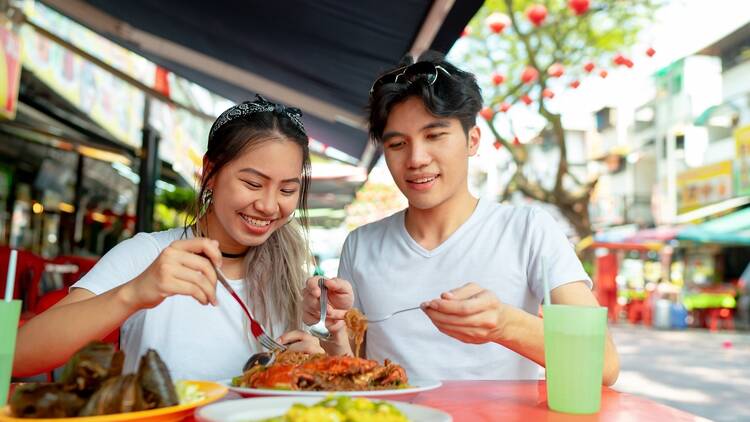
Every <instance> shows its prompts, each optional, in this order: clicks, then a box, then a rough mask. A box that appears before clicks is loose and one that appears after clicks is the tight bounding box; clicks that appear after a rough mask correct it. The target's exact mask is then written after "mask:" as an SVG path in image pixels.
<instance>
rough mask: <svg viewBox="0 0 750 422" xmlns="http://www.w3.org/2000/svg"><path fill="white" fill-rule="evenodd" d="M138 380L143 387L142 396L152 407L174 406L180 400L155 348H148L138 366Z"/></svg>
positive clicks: (165, 366)
mask: <svg viewBox="0 0 750 422" xmlns="http://www.w3.org/2000/svg"><path fill="white" fill-rule="evenodd" d="M138 382H139V383H140V385H141V387H142V388H143V398H144V399H145V401H146V402H147V403H148V405H150V404H154V407H157V408H159V407H167V406H175V405H177V404H178V403H179V402H180V401H179V399H178V398H177V391H176V390H175V388H174V383H173V382H172V377H171V376H170V375H169V370H168V369H167V365H165V364H164V361H163V360H161V357H160V356H159V353H157V352H156V350H153V349H148V351H147V352H146V354H144V355H143V356H142V357H141V363H140V365H139V366H138Z"/></svg>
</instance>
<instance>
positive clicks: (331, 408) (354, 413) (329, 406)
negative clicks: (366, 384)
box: [261, 396, 409, 422]
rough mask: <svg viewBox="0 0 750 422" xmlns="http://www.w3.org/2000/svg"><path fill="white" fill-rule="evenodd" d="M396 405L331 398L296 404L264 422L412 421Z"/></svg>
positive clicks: (357, 399) (345, 397) (342, 397)
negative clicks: (311, 403)
mask: <svg viewBox="0 0 750 422" xmlns="http://www.w3.org/2000/svg"><path fill="white" fill-rule="evenodd" d="M408 421H409V419H407V418H406V416H404V414H403V413H401V412H400V411H399V410H398V409H396V407H395V406H393V405H392V404H389V403H387V402H384V401H372V400H368V399H365V398H360V397H347V396H341V397H329V398H326V399H325V400H323V401H321V402H319V403H316V404H314V405H312V406H306V405H304V404H295V405H293V406H292V407H291V408H290V409H289V411H287V412H286V414H284V415H282V416H278V417H275V418H271V419H264V420H263V421H261V422H408Z"/></svg>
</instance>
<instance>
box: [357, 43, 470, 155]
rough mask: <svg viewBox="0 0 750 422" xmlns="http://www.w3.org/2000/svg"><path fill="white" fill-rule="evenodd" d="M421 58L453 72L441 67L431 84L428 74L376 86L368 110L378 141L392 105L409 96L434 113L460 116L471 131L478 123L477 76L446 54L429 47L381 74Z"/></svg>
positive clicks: (371, 125)
mask: <svg viewBox="0 0 750 422" xmlns="http://www.w3.org/2000/svg"><path fill="white" fill-rule="evenodd" d="M418 62H430V63H432V64H434V65H435V66H440V67H442V68H443V69H444V70H445V71H446V72H447V73H449V74H450V76H448V75H446V74H445V72H443V71H442V70H441V71H437V78H436V79H435V81H434V82H433V83H432V84H430V83H429V81H428V79H427V78H416V79H413V80H412V81H409V82H406V83H385V84H382V85H380V86H377V87H375V89H374V90H373V92H372V93H371V94H370V99H369V102H368V106H367V112H368V114H369V122H370V136H371V137H372V138H373V139H374V140H376V141H377V142H380V141H381V140H382V137H383V130H384V129H385V125H386V123H387V122H388V116H389V114H390V112H391V109H392V108H393V106H394V105H396V104H398V103H401V102H403V101H405V100H406V99H408V98H410V97H417V98H419V99H421V100H422V102H424V104H425V107H427V109H428V110H429V111H430V112H431V113H432V114H434V115H435V116H439V117H455V118H457V119H458V120H459V121H460V122H461V126H462V127H463V129H464V132H467V133H468V131H469V129H471V128H472V127H474V125H476V119H477V113H479V110H480V109H481V108H482V91H481V89H480V88H479V85H478V84H477V80H476V77H474V74H472V73H470V72H465V71H463V70H461V69H459V68H457V67H456V66H454V65H452V64H451V63H449V62H447V61H445V56H444V55H443V54H441V53H439V52H436V51H426V52H425V53H423V54H422V55H421V56H420V57H419V59H418V60H416V61H415V60H414V59H413V58H412V57H411V56H409V55H407V56H406V57H404V59H402V60H401V63H399V65H398V66H397V67H395V68H394V69H392V70H390V71H388V72H384V73H382V74H381V77H382V76H383V75H387V74H389V73H392V72H393V71H394V70H396V69H398V68H400V67H404V66H407V65H409V64H412V63H418ZM378 79H379V78H378Z"/></svg>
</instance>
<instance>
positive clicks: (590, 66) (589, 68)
mask: <svg viewBox="0 0 750 422" xmlns="http://www.w3.org/2000/svg"><path fill="white" fill-rule="evenodd" d="M595 67H596V66H595V65H594V63H593V62H588V63H586V64H585V65H583V70H585V71H586V73H591V72H592V71H593V70H594V68H595Z"/></svg>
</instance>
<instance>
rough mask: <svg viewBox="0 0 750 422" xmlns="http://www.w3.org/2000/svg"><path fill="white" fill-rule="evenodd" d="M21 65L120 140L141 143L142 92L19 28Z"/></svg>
mask: <svg viewBox="0 0 750 422" xmlns="http://www.w3.org/2000/svg"><path fill="white" fill-rule="evenodd" d="M21 39H22V40H23V48H24V54H23V66H24V67H26V68H28V69H29V70H30V71H31V72H33V73H34V75H35V76H36V77H38V78H39V79H40V80H42V81H43V82H44V83H45V84H47V85H48V86H49V87H50V88H52V89H53V90H54V91H55V92H56V93H58V94H59V95H61V96H62V97H63V98H65V99H66V100H68V101H70V103H71V104H73V105H74V106H76V107H77V108H78V109H79V110H81V111H83V112H84V113H86V114H87V115H88V116H89V117H91V119H92V120H93V121H95V122H96V123H98V124H99V125H101V126H102V127H103V128H104V129H106V130H107V131H108V132H109V133H111V134H112V135H114V136H115V138H117V139H118V140H120V141H121V142H124V143H126V144H128V145H131V146H133V147H136V148H138V147H140V146H141V127H142V126H143V101H144V100H143V98H144V97H143V92H141V91H140V90H139V89H137V88H135V87H133V86H132V85H129V84H128V83H126V82H124V81H122V80H120V79H118V78H116V77H114V76H113V75H112V74H111V73H109V72H107V71H105V70H103V69H101V68H99V67H97V66H96V65H95V64H93V63H91V62H89V61H87V60H85V59H83V58H82V57H80V56H78V55H76V54H74V53H73V52H72V51H70V50H68V49H67V48H64V47H62V46H60V45H59V44H56V43H54V42H52V41H50V40H49V39H47V38H45V37H43V36H40V35H39V34H37V33H36V32H35V31H34V30H33V29H32V28H31V27H29V26H24V27H23V28H22V29H21Z"/></svg>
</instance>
